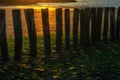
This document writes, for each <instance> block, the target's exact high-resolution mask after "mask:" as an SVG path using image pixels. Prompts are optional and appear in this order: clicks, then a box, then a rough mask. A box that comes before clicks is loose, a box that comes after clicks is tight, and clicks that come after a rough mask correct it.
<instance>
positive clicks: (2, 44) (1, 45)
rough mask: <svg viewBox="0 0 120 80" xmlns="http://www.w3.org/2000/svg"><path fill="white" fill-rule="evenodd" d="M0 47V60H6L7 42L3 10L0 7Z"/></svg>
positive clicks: (7, 58)
mask: <svg viewBox="0 0 120 80" xmlns="http://www.w3.org/2000/svg"><path fill="white" fill-rule="evenodd" d="M0 49H1V59H2V61H8V60H9V57H8V44H7V37H6V19H5V10H2V9H0Z"/></svg>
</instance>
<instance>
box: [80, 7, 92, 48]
mask: <svg viewBox="0 0 120 80" xmlns="http://www.w3.org/2000/svg"><path fill="white" fill-rule="evenodd" d="M89 44H90V9H89V8H86V9H82V10H80V45H81V46H85V45H89Z"/></svg>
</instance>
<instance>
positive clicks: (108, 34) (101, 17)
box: [0, 7, 120, 61]
mask: <svg viewBox="0 0 120 80" xmlns="http://www.w3.org/2000/svg"><path fill="white" fill-rule="evenodd" d="M48 12H49V9H48V8H44V9H41V19H42V29H43V37H44V54H45V57H46V59H49V58H50V55H51V49H52V48H51V34H50V26H49V22H50V20H49V18H48V17H49V13H48ZM5 13H6V12H5V10H4V9H0V49H1V50H0V51H1V59H2V61H8V60H9V53H8V43H7V37H6V16H5ZM62 13H64V14H65V15H64V16H62ZM24 14H25V19H26V23H27V29H28V37H29V44H30V46H29V48H30V57H36V56H37V47H36V45H37V42H36V39H37V35H36V25H35V18H34V9H24ZM55 16H56V21H55V22H56V25H55V29H56V30H55V35H56V39H55V40H56V41H55V42H56V43H55V45H56V52H57V53H58V54H60V52H61V51H62V47H64V48H65V49H66V50H70V49H71V48H73V49H77V48H78V47H81V46H87V45H91V44H100V43H101V42H104V43H107V42H109V41H111V42H113V41H119V40H120V8H115V7H105V8H84V9H80V10H79V9H77V8H74V9H73V18H72V23H73V24H72V30H70V23H71V19H70V9H65V10H64V12H63V10H62V8H57V9H55ZM12 17H13V28H14V38H15V41H14V45H15V46H14V59H15V60H21V57H22V54H21V53H22V45H23V44H22V41H23V39H22V38H23V35H22V34H23V32H22V30H23V29H22V23H21V22H22V21H21V11H20V9H15V10H12ZM63 17H64V20H63ZM63 23H64V24H65V26H64V30H63V29H62V28H63ZM71 33H72V34H71ZM64 34H65V38H63V35H64ZM71 36H72V39H71V38H70V37H71ZM63 39H65V40H63ZM62 41H65V46H63V44H62ZM71 41H72V44H71Z"/></svg>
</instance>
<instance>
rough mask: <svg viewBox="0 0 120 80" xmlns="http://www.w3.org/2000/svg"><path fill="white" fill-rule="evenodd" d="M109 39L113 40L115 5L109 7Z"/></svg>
mask: <svg viewBox="0 0 120 80" xmlns="http://www.w3.org/2000/svg"><path fill="white" fill-rule="evenodd" d="M110 40H111V41H115V7H111V8H110Z"/></svg>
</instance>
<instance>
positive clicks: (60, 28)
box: [56, 8, 62, 52]
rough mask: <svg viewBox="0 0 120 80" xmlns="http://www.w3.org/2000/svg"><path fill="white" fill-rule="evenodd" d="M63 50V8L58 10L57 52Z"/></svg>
mask: <svg viewBox="0 0 120 80" xmlns="http://www.w3.org/2000/svg"><path fill="white" fill-rule="evenodd" d="M61 50H62V8H57V9H56V51H57V52H61Z"/></svg>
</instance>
